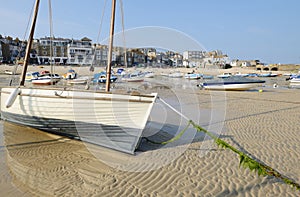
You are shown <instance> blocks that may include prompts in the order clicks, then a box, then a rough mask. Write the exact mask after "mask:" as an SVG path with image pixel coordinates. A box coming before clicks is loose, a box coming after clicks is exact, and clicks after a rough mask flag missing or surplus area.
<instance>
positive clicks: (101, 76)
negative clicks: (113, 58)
mask: <svg viewBox="0 0 300 197" xmlns="http://www.w3.org/2000/svg"><path fill="white" fill-rule="evenodd" d="M117 79H118V77H116V76H114V75H111V76H110V82H115V81H116V80H117ZM93 82H94V83H106V72H100V73H96V74H94V79H93Z"/></svg>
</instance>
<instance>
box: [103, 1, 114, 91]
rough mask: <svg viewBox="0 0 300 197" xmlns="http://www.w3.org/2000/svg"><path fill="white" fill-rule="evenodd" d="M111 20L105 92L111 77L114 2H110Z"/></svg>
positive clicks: (108, 88) (108, 87)
mask: <svg viewBox="0 0 300 197" xmlns="http://www.w3.org/2000/svg"><path fill="white" fill-rule="evenodd" d="M111 7H112V8H111V18H110V34H109V45H108V58H107V68H106V88H105V90H106V92H109V90H110V75H111V62H112V50H113V42H114V30H115V11H116V0H112V6H111Z"/></svg>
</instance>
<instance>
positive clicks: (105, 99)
mask: <svg viewBox="0 0 300 197" xmlns="http://www.w3.org/2000/svg"><path fill="white" fill-rule="evenodd" d="M1 93H4V94H10V92H6V91H1ZM19 95H20V96H28V97H29V96H30V97H39V98H64V99H82V100H98V101H99V100H103V101H126V102H134V103H152V102H153V101H151V100H150V101H143V100H139V99H120V98H95V97H81V96H59V95H57V96H56V95H55V96H44V95H34V94H23V93H21V94H19ZM128 96H134V95H128ZM152 98H154V96H152Z"/></svg>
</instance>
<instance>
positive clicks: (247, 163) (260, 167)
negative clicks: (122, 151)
mask: <svg viewBox="0 0 300 197" xmlns="http://www.w3.org/2000/svg"><path fill="white" fill-rule="evenodd" d="M190 125H192V126H193V127H194V128H195V129H196V130H197V132H203V133H205V134H207V135H208V136H209V137H211V138H212V139H213V140H214V142H215V143H216V144H217V145H218V146H219V147H221V148H224V149H229V150H231V151H233V152H234V153H236V154H238V155H239V157H240V164H239V166H240V167H241V166H242V167H244V168H248V169H250V171H255V172H257V174H258V175H259V176H272V177H276V178H278V179H280V180H282V181H283V182H284V183H286V184H288V185H290V186H291V187H293V188H296V189H297V190H300V185H299V184H298V183H296V182H295V181H293V180H291V179H290V178H288V177H285V176H284V175H282V174H281V173H280V172H278V171H277V170H275V169H273V168H271V167H270V166H267V165H265V164H263V163H261V162H258V161H256V160H255V159H253V158H252V157H250V156H248V155H247V154H245V153H244V152H242V151H240V150H238V149H236V148H234V147H233V146H231V145H230V144H228V143H227V142H225V141H224V140H222V139H220V138H219V137H217V136H215V135H214V134H213V133H211V132H209V131H207V130H206V129H204V128H202V127H201V126H199V125H198V124H196V123H194V122H193V121H192V120H189V122H188V124H187V126H186V127H185V128H184V129H183V130H182V131H181V132H180V133H179V134H178V135H176V136H175V137H174V138H172V139H170V140H168V141H165V142H154V141H152V140H150V139H148V138H146V139H147V140H148V141H149V142H151V143H155V144H168V143H171V142H174V141H176V140H178V139H179V138H180V137H181V136H182V135H183V134H184V133H185V132H186V131H187V129H188V128H189V126H190Z"/></svg>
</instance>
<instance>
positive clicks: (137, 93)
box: [0, 86, 156, 98]
mask: <svg viewBox="0 0 300 197" xmlns="http://www.w3.org/2000/svg"><path fill="white" fill-rule="evenodd" d="M4 88H15V87H12V86H4V87H1V88H0V93H2V92H3V93H10V92H6V91H2V89H4ZM22 88H26V89H32V90H38V89H40V90H57V91H72V92H89V93H102V94H119V95H127V96H139V97H146V98H154V97H156V95H153V94H156V93H151V94H140V93H139V92H136V91H134V92H129V93H123V92H106V91H97V90H95V91H90V90H84V89H72V90H68V89H65V88H54V87H52V88H51V87H48V86H39V87H37V86H35V88H31V87H21V89H22Z"/></svg>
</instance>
